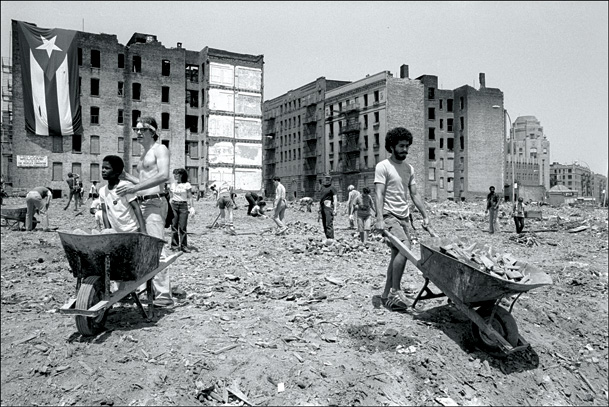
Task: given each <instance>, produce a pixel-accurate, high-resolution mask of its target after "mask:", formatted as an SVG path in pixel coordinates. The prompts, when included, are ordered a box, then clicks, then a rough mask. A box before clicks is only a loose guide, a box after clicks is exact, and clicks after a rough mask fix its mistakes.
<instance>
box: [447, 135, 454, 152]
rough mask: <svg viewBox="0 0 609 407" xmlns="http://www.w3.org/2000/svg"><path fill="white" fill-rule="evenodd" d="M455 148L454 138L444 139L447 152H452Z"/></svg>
mask: <svg viewBox="0 0 609 407" xmlns="http://www.w3.org/2000/svg"><path fill="white" fill-rule="evenodd" d="M454 148H455V139H454V138H452V137H451V138H447V139H446V149H447V150H448V151H453V150H454Z"/></svg>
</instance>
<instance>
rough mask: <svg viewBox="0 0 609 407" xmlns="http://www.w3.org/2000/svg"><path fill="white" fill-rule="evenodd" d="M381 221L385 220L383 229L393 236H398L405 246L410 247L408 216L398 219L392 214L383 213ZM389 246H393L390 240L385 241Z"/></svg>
mask: <svg viewBox="0 0 609 407" xmlns="http://www.w3.org/2000/svg"><path fill="white" fill-rule="evenodd" d="M383 221H385V230H386V231H387V232H389V233H391V234H392V235H393V236H395V237H396V238H398V240H400V241H401V242H404V244H405V245H406V247H409V248H410V232H409V231H408V218H406V219H399V218H397V217H395V216H394V215H392V214H384V215H383ZM387 244H388V245H389V246H390V247H393V245H392V244H391V242H388V243H387Z"/></svg>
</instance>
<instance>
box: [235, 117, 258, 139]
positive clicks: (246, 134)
mask: <svg viewBox="0 0 609 407" xmlns="http://www.w3.org/2000/svg"><path fill="white" fill-rule="evenodd" d="M235 137H236V138H240V139H248V140H262V120H260V119H236V120H235Z"/></svg>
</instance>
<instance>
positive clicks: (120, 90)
mask: <svg viewBox="0 0 609 407" xmlns="http://www.w3.org/2000/svg"><path fill="white" fill-rule="evenodd" d="M123 96H125V82H119V83H118V97H121V98H122V97H123Z"/></svg>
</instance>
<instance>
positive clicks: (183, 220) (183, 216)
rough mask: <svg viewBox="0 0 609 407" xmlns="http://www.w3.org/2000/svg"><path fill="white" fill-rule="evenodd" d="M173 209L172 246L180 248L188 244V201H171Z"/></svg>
mask: <svg viewBox="0 0 609 407" xmlns="http://www.w3.org/2000/svg"><path fill="white" fill-rule="evenodd" d="M170 203H171V210H173V219H172V220H171V248H172V249H179V248H181V247H187V246H188V236H187V234H186V227H187V226H188V203H187V202H170Z"/></svg>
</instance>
